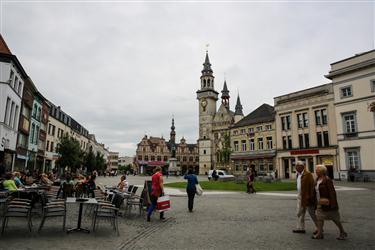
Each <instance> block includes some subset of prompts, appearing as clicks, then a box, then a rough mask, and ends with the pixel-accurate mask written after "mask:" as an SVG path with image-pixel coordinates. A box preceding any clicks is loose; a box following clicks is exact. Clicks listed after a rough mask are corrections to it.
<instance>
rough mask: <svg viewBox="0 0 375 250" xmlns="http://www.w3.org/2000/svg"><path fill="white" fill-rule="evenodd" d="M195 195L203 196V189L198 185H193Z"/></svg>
mask: <svg viewBox="0 0 375 250" xmlns="http://www.w3.org/2000/svg"><path fill="white" fill-rule="evenodd" d="M195 193H196V194H197V195H202V194H203V188H202V187H201V185H199V184H195Z"/></svg>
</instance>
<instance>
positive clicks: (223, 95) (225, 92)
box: [221, 80, 230, 109]
mask: <svg viewBox="0 0 375 250" xmlns="http://www.w3.org/2000/svg"><path fill="white" fill-rule="evenodd" d="M229 98H230V96H229V90H228V87H227V81H226V80H224V87H223V90H222V91H221V103H222V104H224V106H225V107H226V108H227V109H229Z"/></svg>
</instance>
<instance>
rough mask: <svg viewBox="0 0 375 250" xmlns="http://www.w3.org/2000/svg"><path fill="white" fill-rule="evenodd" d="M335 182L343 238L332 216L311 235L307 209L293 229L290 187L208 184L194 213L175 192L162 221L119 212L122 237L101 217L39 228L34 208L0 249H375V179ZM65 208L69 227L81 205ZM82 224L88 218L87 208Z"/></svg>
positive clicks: (131, 179)
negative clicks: (254, 189)
mask: <svg viewBox="0 0 375 250" xmlns="http://www.w3.org/2000/svg"><path fill="white" fill-rule="evenodd" d="M143 180H144V177H129V182H130V183H134V184H136V185H141V184H142V183H143ZM117 181H118V178H116V177H111V178H108V177H107V178H106V179H104V178H100V179H99V180H98V183H99V182H103V183H104V182H105V183H106V184H110V183H113V184H114V183H116V182H117ZM167 181H176V178H169V179H168V180H167ZM336 186H338V188H337V189H338V191H337V196H338V201H339V206H340V213H341V217H342V221H343V225H344V227H345V229H346V230H347V232H348V234H349V238H348V240H346V241H337V240H336V237H337V235H338V231H337V229H336V227H335V226H334V225H333V223H332V222H326V223H325V238H324V239H323V240H312V239H311V234H312V232H313V230H314V227H313V224H312V222H311V220H310V219H309V217H308V216H306V219H307V221H306V230H307V233H306V234H304V235H303V234H293V233H292V229H294V226H295V223H296V216H295V213H296V212H295V210H296V198H295V195H294V194H295V193H294V192H273V193H272V194H271V195H265V194H261V193H258V194H255V195H248V194H245V193H233V192H230V193H227V194H225V193H224V192H221V193H219V192H216V193H210V192H206V193H205V195H204V196H202V197H197V198H196V200H195V209H194V212H193V213H189V212H188V210H187V198H186V197H185V196H181V195H178V196H174V194H175V192H172V193H171V195H173V196H172V197H171V200H172V206H173V209H172V210H171V211H169V212H167V213H166V217H167V220H166V221H165V222H160V221H159V220H158V218H157V213H155V214H154V215H153V218H152V220H151V222H150V223H147V222H146V221H145V218H144V217H143V216H141V217H140V216H139V215H138V214H137V211H136V210H134V211H133V212H132V215H131V216H130V217H119V228H120V236H119V237H118V236H116V233H115V232H114V231H113V230H112V228H111V227H110V225H109V223H106V222H101V223H100V224H99V228H98V230H97V232H95V233H93V232H91V233H90V234H85V233H72V234H66V233H65V232H63V231H62V230H61V225H62V224H61V221H59V220H58V219H56V220H53V219H51V220H49V221H48V220H47V222H46V224H45V226H44V228H43V230H42V232H41V233H40V234H38V233H37V232H36V230H37V227H38V225H39V222H40V218H39V217H38V216H37V215H36V216H34V219H33V223H34V227H33V232H32V233H28V232H27V228H26V224H25V223H24V222H23V221H16V222H15V220H12V221H10V222H9V226H8V228H7V230H6V232H5V234H4V235H3V236H1V238H0V243H1V244H0V249H72V248H73V249H74V248H80V249H317V248H322V249H374V247H375V239H374V236H375V235H374V231H375V218H374V217H375V216H374V205H375V195H374V190H375V185H374V184H357V183H354V184H351V183H350V184H349V183H340V182H337V183H336ZM342 187H345V188H342ZM358 188H366V189H364V190H362V189H358ZM168 192H171V190H168ZM279 193H281V194H282V195H278V194H279ZM68 213H69V214H68V218H67V228H71V227H74V226H75V224H76V221H77V213H78V206H77V205H68ZM83 226H85V227H90V226H91V218H90V217H88V216H87V215H86V216H85V217H84V221H83Z"/></svg>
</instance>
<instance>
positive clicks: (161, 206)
mask: <svg viewBox="0 0 375 250" xmlns="http://www.w3.org/2000/svg"><path fill="white" fill-rule="evenodd" d="M156 209H157V210H158V211H159V212H164V211H168V210H169V209H171V199H170V198H169V195H166V196H161V197H159V198H158V201H157V206H156Z"/></svg>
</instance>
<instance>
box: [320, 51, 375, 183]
mask: <svg viewBox="0 0 375 250" xmlns="http://www.w3.org/2000/svg"><path fill="white" fill-rule="evenodd" d="M326 77H327V78H329V79H331V80H332V83H333V88H334V106H335V118H336V123H337V140H338V146H339V155H340V169H339V171H340V176H341V179H346V178H348V176H349V175H351V176H354V175H355V176H356V177H358V178H361V179H363V180H365V179H375V153H374V152H375V151H374V149H375V113H374V107H375V50H371V51H368V52H365V53H361V54H357V55H355V56H353V57H350V58H346V59H344V60H341V61H338V62H335V63H332V64H331V70H330V72H329V74H328V75H326Z"/></svg>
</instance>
